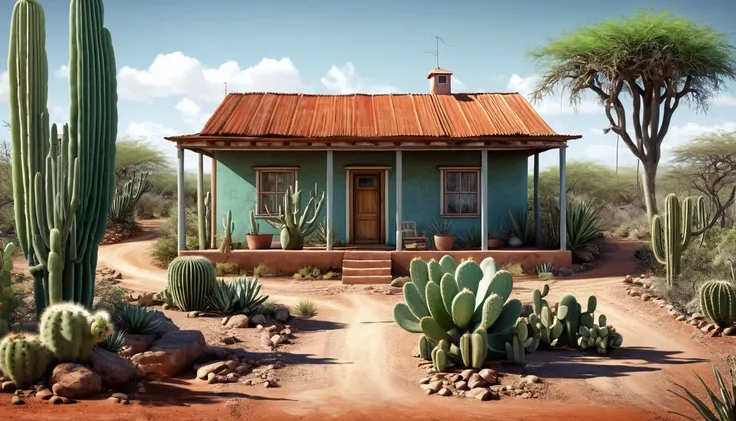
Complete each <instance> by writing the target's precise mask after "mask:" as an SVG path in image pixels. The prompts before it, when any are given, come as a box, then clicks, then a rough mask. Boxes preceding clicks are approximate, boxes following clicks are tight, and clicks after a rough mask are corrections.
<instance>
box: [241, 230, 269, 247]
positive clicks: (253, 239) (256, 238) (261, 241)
mask: <svg viewBox="0 0 736 421" xmlns="http://www.w3.org/2000/svg"><path fill="white" fill-rule="evenodd" d="M245 240H246V241H247V242H248V249H249V250H265V249H270V248H271V243H272V242H273V235H272V234H246V235H245Z"/></svg>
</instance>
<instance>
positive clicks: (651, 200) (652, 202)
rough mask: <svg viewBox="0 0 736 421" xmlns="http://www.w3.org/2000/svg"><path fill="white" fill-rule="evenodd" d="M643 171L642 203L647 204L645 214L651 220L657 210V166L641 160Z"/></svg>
mask: <svg viewBox="0 0 736 421" xmlns="http://www.w3.org/2000/svg"><path fill="white" fill-rule="evenodd" d="M642 166H643V167H644V171H643V174H642V179H643V180H642V185H643V187H644V203H645V204H646V206H647V216H648V217H649V220H650V221H651V220H652V218H653V217H654V215H656V214H657V213H658V211H657V190H656V188H655V186H654V185H655V179H656V177H657V166H656V165H652V164H651V163H648V162H642Z"/></svg>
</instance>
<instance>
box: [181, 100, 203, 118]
mask: <svg viewBox="0 0 736 421" xmlns="http://www.w3.org/2000/svg"><path fill="white" fill-rule="evenodd" d="M176 109H177V110H179V111H181V112H182V113H184V114H185V115H190V116H196V115H199V113H200V111H202V109H201V108H200V107H199V105H198V104H197V103H196V102H194V101H192V100H191V99H189V98H184V99H182V100H181V101H179V103H178V104H176Z"/></svg>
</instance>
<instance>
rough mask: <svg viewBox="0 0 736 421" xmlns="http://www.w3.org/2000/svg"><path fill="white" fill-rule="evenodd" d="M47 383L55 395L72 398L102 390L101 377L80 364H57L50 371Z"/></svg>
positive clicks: (86, 395)
mask: <svg viewBox="0 0 736 421" xmlns="http://www.w3.org/2000/svg"><path fill="white" fill-rule="evenodd" d="M49 384H50V385H51V390H52V391H53V392H54V394H55V395H58V396H63V397H67V398H72V399H79V398H86V397H88V396H91V395H96V394H98V393H100V392H102V377H100V375H99V374H97V373H95V372H94V371H92V370H90V369H89V368H87V367H85V366H83V365H81V364H74V363H62V364H59V365H57V366H56V367H54V371H53V372H52V373H51V380H50V381H49Z"/></svg>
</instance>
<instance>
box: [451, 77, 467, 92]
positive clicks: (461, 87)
mask: <svg viewBox="0 0 736 421" xmlns="http://www.w3.org/2000/svg"><path fill="white" fill-rule="evenodd" d="M452 92H457V93H468V85H466V84H465V82H463V81H462V80H460V79H458V78H457V77H456V76H453V77H452Z"/></svg>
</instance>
